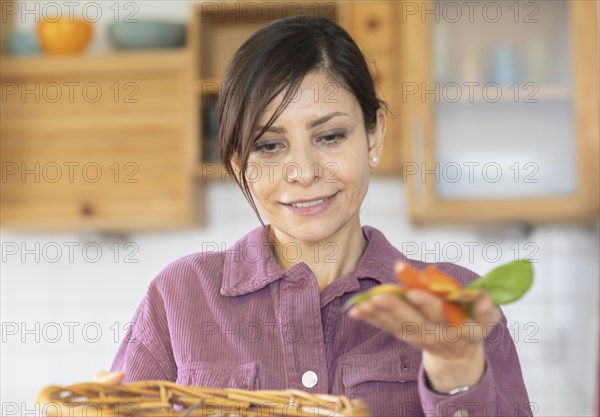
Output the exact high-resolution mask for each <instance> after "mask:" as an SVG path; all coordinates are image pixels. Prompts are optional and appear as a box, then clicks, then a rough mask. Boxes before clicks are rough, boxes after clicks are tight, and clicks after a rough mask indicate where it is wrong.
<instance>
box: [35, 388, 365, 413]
mask: <svg viewBox="0 0 600 417" xmlns="http://www.w3.org/2000/svg"><path fill="white" fill-rule="evenodd" d="M38 401H39V402H40V407H41V410H42V411H43V412H44V413H45V414H46V415H47V416H49V417H54V416H57V417H60V416H68V417H91V416H97V417H100V416H102V417H109V416H110V417H199V416H211V417H218V416H228V417H234V416H245V417H246V416H247V417H258V416H269V417H284V416H285V417H288V416H289V417H291V416H306V417H309V416H310V417H318V416H330V417H340V416H348V417H365V416H370V413H369V409H368V408H367V406H366V404H365V403H364V402H363V401H360V400H350V399H348V398H347V397H345V396H334V395H315V394H309V393H307V392H303V391H298V390H285V391H247V390H241V389H216V388H202V387H191V386H181V385H177V384H174V383H172V382H167V381H144V382H134V383H130V384H124V385H112V386H111V385H105V384H100V383H95V382H92V383H82V384H75V385H69V386H67V387H59V386H49V387H46V388H45V389H43V390H42V391H41V392H40V394H39V395H38Z"/></svg>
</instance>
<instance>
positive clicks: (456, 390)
mask: <svg viewBox="0 0 600 417" xmlns="http://www.w3.org/2000/svg"><path fill="white" fill-rule="evenodd" d="M470 389H471V387H470V386H468V385H463V386H462V387H456V388H454V389H451V390H450V391H448V392H446V393H444V394H446V395H456V394H460V393H461V392H466V391H468V390H470Z"/></svg>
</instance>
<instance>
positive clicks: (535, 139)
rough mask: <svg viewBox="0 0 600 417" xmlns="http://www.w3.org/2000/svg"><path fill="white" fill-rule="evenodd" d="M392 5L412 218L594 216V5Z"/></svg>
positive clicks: (453, 219)
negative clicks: (398, 31)
mask: <svg viewBox="0 0 600 417" xmlns="http://www.w3.org/2000/svg"><path fill="white" fill-rule="evenodd" d="M401 9H402V10H401V19H402V22H403V24H402V25H401V27H402V35H401V42H402V50H403V67H402V108H403V109H402V113H403V127H402V132H403V134H404V135H405V136H406V137H408V138H410V140H407V141H406V143H405V146H406V147H405V152H406V154H407V158H406V159H410V161H409V162H406V163H405V166H404V173H405V179H406V181H407V182H408V191H409V199H410V214H411V217H412V219H413V220H415V221H417V222H449V221H465V222H471V221H511V220H513V221H526V222H537V221H546V220H566V219H585V218H593V217H594V216H596V215H597V212H598V159H597V155H598V111H599V110H598V61H597V59H598V32H597V30H598V28H597V10H596V9H597V5H596V3H595V2H587V1H580V0H577V1H572V2H567V1H551V2H547V1H528V2H472V3H468V4H467V3H460V2H458V3H457V2H443V1H429V2H422V3H420V4H417V3H409V2H405V3H402V7H401ZM591 155H596V156H595V157H594V156H591Z"/></svg>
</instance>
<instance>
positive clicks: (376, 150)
mask: <svg viewBox="0 0 600 417" xmlns="http://www.w3.org/2000/svg"><path fill="white" fill-rule="evenodd" d="M386 128H387V119H386V116H385V112H384V111H383V110H382V109H379V110H377V125H376V126H375V129H374V130H373V131H371V132H367V138H368V139H369V166H370V167H371V168H375V167H376V166H377V165H379V161H381V155H382V153H383V142H384V140H385V131H386Z"/></svg>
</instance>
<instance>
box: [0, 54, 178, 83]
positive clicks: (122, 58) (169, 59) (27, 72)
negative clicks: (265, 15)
mask: <svg viewBox="0 0 600 417" xmlns="http://www.w3.org/2000/svg"><path fill="white" fill-rule="evenodd" d="M188 56H189V53H188V51H187V50H186V49H182V48H178V49H168V50H167V49H165V50H161V49H156V50H144V51H131V52H110V53H106V54H84V55H61V56H53V55H36V56H21V57H17V56H12V55H2V56H1V57H0V58H1V59H2V65H1V66H0V74H2V76H3V77H4V76H19V77H24V76H37V75H65V74H69V73H77V74H81V73H99V72H100V73H101V72H115V71H118V72H119V73H123V72H128V71H139V70H140V69H146V68H148V67H151V68H152V70H153V71H160V70H167V71H171V70H173V68H180V69H182V70H184V69H186V66H187V62H186V61H187V59H188Z"/></svg>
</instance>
